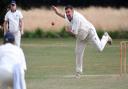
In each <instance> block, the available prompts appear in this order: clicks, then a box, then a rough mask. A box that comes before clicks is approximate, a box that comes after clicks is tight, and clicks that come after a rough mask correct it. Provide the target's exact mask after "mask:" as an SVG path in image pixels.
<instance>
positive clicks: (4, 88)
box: [0, 64, 26, 89]
mask: <svg viewBox="0 0 128 89" xmlns="http://www.w3.org/2000/svg"><path fill="white" fill-rule="evenodd" d="M10 70H11V71H10ZM0 83H2V84H1V88H0V89H8V87H12V89H26V83H25V74H24V70H23V69H22V68H21V67H20V66H19V65H18V64H16V65H15V66H14V68H13V69H8V68H6V67H4V66H0Z"/></svg>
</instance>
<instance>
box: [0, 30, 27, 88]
mask: <svg viewBox="0 0 128 89" xmlns="http://www.w3.org/2000/svg"><path fill="white" fill-rule="evenodd" d="M14 41H15V37H14V36H13V34H12V33H10V32H7V33H6V34H5V35H4V44H3V45H1V46H0V84H1V86H0V89H10V88H11V89H26V83H25V70H26V69H27V68H26V61H25V57H24V53H23V51H22V49H21V48H20V47H17V46H16V45H15V44H14Z"/></svg>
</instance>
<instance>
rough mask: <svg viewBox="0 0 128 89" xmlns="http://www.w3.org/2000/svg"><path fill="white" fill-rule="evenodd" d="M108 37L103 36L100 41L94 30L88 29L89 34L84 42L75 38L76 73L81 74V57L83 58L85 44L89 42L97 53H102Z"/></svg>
mask: <svg viewBox="0 0 128 89" xmlns="http://www.w3.org/2000/svg"><path fill="white" fill-rule="evenodd" d="M108 38H109V37H108V36H105V35H103V36H102V39H101V40H100V39H99V37H98V35H97V33H96V30H95V29H89V33H88V35H87V37H86V38H85V39H84V40H81V39H79V38H77V40H76V49H75V55H76V72H79V73H82V72H83V57H84V50H85V47H86V43H87V42H91V43H92V44H93V45H94V47H95V48H97V49H98V50H99V51H103V49H104V47H105V45H106V43H107V41H108Z"/></svg>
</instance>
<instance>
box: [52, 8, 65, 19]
mask: <svg viewBox="0 0 128 89" xmlns="http://www.w3.org/2000/svg"><path fill="white" fill-rule="evenodd" d="M52 9H53V11H54V12H55V13H56V14H57V15H58V16H60V17H62V18H65V15H64V14H63V13H61V12H60V11H59V9H58V8H57V7H56V6H52Z"/></svg>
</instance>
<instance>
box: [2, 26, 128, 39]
mask: <svg viewBox="0 0 128 89" xmlns="http://www.w3.org/2000/svg"><path fill="white" fill-rule="evenodd" d="M108 33H109V35H110V36H111V37H112V38H113V39H128V31H126V30H125V31H122V30H120V31H119V30H118V31H108ZM97 34H98V36H99V37H100V38H101V37H102V35H103V34H104V31H102V30H97ZM2 37H3V31H2V30H0V38H2ZM22 37H23V38H70V37H74V36H73V35H72V34H70V33H68V32H66V31H65V28H62V29H61V30H60V31H59V32H56V31H53V30H51V31H44V30H43V29H40V28H37V29H36V30H35V31H33V32H30V31H25V32H24V35H23V36H22Z"/></svg>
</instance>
